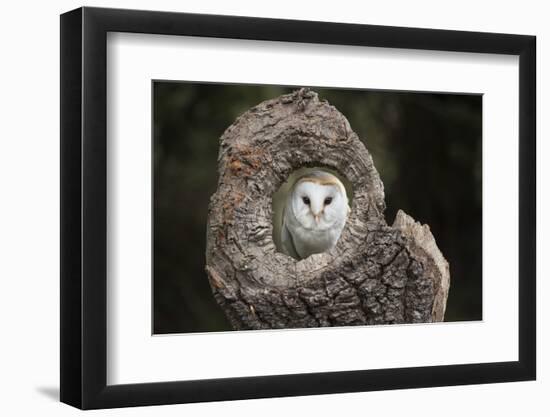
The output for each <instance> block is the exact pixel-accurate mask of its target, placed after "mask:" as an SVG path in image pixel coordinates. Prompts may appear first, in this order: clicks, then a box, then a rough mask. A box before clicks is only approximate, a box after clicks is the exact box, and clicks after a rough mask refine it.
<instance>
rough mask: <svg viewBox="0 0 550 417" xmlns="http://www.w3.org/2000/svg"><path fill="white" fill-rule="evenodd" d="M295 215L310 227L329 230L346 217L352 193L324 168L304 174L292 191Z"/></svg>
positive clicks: (300, 221) (299, 220)
mask: <svg viewBox="0 0 550 417" xmlns="http://www.w3.org/2000/svg"><path fill="white" fill-rule="evenodd" d="M290 199H291V201H290V203H291V207H292V211H293V213H294V217H295V218H296V220H297V221H298V222H299V223H300V224H301V226H302V227H304V228H305V229H308V230H320V231H322V230H328V229H330V228H332V227H334V226H335V225H341V224H343V223H344V222H345V221H346V217H347V215H348V212H349V205H348V197H347V195H346V189H345V187H344V185H343V184H342V182H341V181H340V180H339V179H338V178H337V177H336V176H334V175H332V174H330V173H328V172H324V171H313V172H310V173H308V174H306V175H304V176H302V177H300V178H299V179H298V180H297V181H296V183H295V184H294V187H293V188H292V192H291V197H290Z"/></svg>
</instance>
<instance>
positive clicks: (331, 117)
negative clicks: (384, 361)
mask: <svg viewBox="0 0 550 417" xmlns="http://www.w3.org/2000/svg"><path fill="white" fill-rule="evenodd" d="M304 166H317V167H319V166H324V167H327V168H330V169H333V170H336V171H338V172H339V173H340V174H341V175H343V176H344V177H346V178H347V179H348V180H349V181H350V182H351V184H352V186H353V192H354V198H353V203H352V207H351V209H352V210H351V213H350V216H349V218H348V221H347V223H346V227H345V229H344V231H343V232H342V235H341V237H340V240H339V241H338V244H337V245H336V247H334V248H333V249H331V250H330V251H328V252H326V253H322V254H316V255H312V256H310V257H309V258H306V259H304V260H300V261H297V260H295V259H293V258H291V257H289V256H286V255H284V254H282V253H279V252H278V251H277V249H276V247H275V244H274V242H273V238H272V230H273V227H272V195H273V193H274V192H275V191H276V190H277V189H278V188H279V187H280V185H281V184H282V183H283V182H284V181H285V180H286V179H287V178H288V176H289V174H290V173H291V172H292V171H294V170H296V169H299V168H302V167H304ZM218 170H219V182H218V189H217V191H216V193H215V194H214V195H213V196H212V198H211V201H210V206H209V213H208V226H207V248H206V258H207V261H206V263H207V266H206V271H207V273H208V277H209V280H210V284H211V287H212V290H213V293H214V296H215V298H216V300H217V302H218V304H219V305H220V306H221V307H222V309H223V310H224V312H225V314H226V315H227V317H228V318H229V320H230V322H231V324H232V326H233V327H234V328H235V329H274V328H301V327H321V326H346V325H365V324H392V323H420V322H433V321H442V320H443V317H444V312H445V305H446V301H447V294H448V289H449V269H448V264H447V262H446V261H445V258H444V257H443V255H442V254H441V252H440V251H439V249H438V248H437V246H436V244H435V240H434V238H433V236H432V235H431V233H430V231H429V228H428V227H427V226H421V225H419V224H417V223H415V221H414V220H413V219H412V218H411V217H409V216H407V215H406V214H405V213H403V212H401V211H400V212H399V213H398V215H397V217H396V220H395V222H394V224H393V226H392V227H390V226H388V225H387V224H386V222H385V220H384V215H383V213H384V209H385V203H384V189H383V184H382V182H381V180H380V177H379V175H378V172H377V171H376V169H375V167H374V165H373V162H372V158H371V156H370V154H369V152H368V151H367V149H366V148H365V146H364V145H363V143H362V142H361V141H360V140H359V138H358V137H357V135H356V134H355V133H354V132H353V131H352V130H351V128H350V125H349V123H348V121H347V120H346V118H345V117H344V116H343V115H342V114H341V113H339V112H338V111H337V110H336V109H335V108H334V107H333V106H331V105H330V104H328V103H327V102H326V101H321V100H319V98H318V96H317V94H316V93H314V92H313V91H310V90H307V89H301V90H298V91H295V92H294V93H292V94H287V95H283V96H281V97H278V98H276V99H273V100H269V101H265V102H263V103H261V104H259V105H257V106H256V107H253V108H252V109H250V110H249V111H247V112H246V113H244V114H243V115H242V116H240V117H239V118H238V119H237V120H236V121H235V122H234V123H233V124H232V125H231V126H230V127H229V128H228V129H227V130H226V131H225V133H224V134H223V135H222V137H221V139H220V153H219V159H218Z"/></svg>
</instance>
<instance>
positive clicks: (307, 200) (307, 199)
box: [302, 197, 311, 206]
mask: <svg viewBox="0 0 550 417" xmlns="http://www.w3.org/2000/svg"><path fill="white" fill-rule="evenodd" d="M302 201H303V202H304V204H306V205H308V206H309V203H310V202H311V201H309V198H308V197H302Z"/></svg>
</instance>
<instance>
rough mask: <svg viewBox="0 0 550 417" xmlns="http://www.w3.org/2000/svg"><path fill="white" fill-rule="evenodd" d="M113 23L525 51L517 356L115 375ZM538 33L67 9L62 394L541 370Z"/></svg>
mask: <svg viewBox="0 0 550 417" xmlns="http://www.w3.org/2000/svg"><path fill="white" fill-rule="evenodd" d="M108 32H131V33H147V34H162V35H175V36H177V35H186V36H199V37H214V38H235V39H255V40H268V41H286V42H305V43H318V44H332V45H356V46H371V47H382V48H403V49H421V50H440V51H456V52H477V53H490V54H507V55H517V56H519V155H518V158H519V271H518V273H519V293H518V297H519V329H518V330H519V347H518V349H519V350H518V352H519V360H518V361H514V362H497V363H477V364H467V365H445V366H427V367H412V368H397V369H376V370H357V371H344V372H327V373H310V374H292V375H273V376H256V377H239V378H224V379H209V380H198V381H174V382H161V383H140V384H127V385H107V383H106V381H107V380H106V375H107V343H106V340H107V338H106V330H107V312H106V307H107V304H106V299H107V285H106V279H107V272H106V271H107V259H106V257H107V254H106V244H107V216H106V214H107V180H108V178H107V172H106V168H107V162H106V161H107V143H106V126H107V120H106V119H107V112H106V93H107V91H106V89H107V87H106V76H107V73H106V59H107V58H106V39H107V33H108ZM535 51H536V38H535V37H534V36H524V35H510V34H495V33H479V32H461V31H450V30H432V29H416V28H403V27H387V26H371V25H357V24H341V23H322V22H312V21H293V20H279V19H265V18H251V17H234V16H217V15H200V14H185V13H171V12H153V11H136V10H120V9H103V8H88V7H84V8H79V9H77V10H73V11H70V12H68V13H65V14H63V15H61V53H60V57H61V309H60V315H61V358H60V359H61V382H60V383H61V401H62V402H64V403H67V404H70V405H73V406H75V407H79V408H82V409H94V408H111V407H123V406H142V405H156V404H174V403H189V402H201V401H220V400H237V399H248V398H264V397H282V396H298V395H312V394H328V393H344V392H357V391H375V390H387V389H402V388H420V387H434V386H450V385H463V384H481V383H496V382H507V381H524V380H533V379H535V377H536V314H535V311H536V304H535V298H536V297H535V288H536V285H535V278H536V272H535V265H536V262H535V260H536V259H535V257H536V255H535V249H536V239H535V235H536V234H535V231H536V218H535V215H536V206H535V202H536V177H535V172H536V145H535V134H536V132H535V122H536V119H535V117H536V116H535V109H536V91H535V87H536V81H535V80H536V52H535Z"/></svg>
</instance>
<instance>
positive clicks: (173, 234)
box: [153, 81, 482, 334]
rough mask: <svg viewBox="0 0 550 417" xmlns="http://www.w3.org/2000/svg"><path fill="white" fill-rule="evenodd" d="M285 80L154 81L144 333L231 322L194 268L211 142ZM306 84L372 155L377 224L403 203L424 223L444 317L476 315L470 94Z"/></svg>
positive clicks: (477, 114)
mask: <svg viewBox="0 0 550 417" xmlns="http://www.w3.org/2000/svg"><path fill="white" fill-rule="evenodd" d="M296 88H298V87H291V88H286V87H278V86H255V85H225V84H197V83H182V82H166V81H155V82H154V83H153V106H154V115H153V121H154V135H153V136H154V139H153V140H154V216H153V217H154V218H153V222H154V249H153V250H154V276H153V286H154V297H153V298H154V300H153V301H154V312H153V314H154V317H153V318H154V320H153V322H154V329H153V331H154V333H155V334H159V333H185V332H206V331H219V330H230V329H231V328H230V326H229V324H228V322H227V321H226V319H225V317H224V315H223V313H222V311H221V309H220V308H219V307H218V306H217V304H216V302H215V301H214V298H213V297H212V293H211V291H210V286H209V284H208V280H207V277H206V274H205V271H204V265H205V245H206V216H207V207H208V202H209V198H210V196H211V195H212V194H213V193H214V192H215V190H216V183H217V170H216V168H217V166H216V164H217V162H216V161H217V155H218V141H219V138H220V136H221V135H222V133H223V132H224V130H225V129H226V128H227V127H228V126H229V125H230V124H231V123H233V121H234V120H235V119H236V118H237V117H238V116H239V115H240V114H242V113H244V112H245V111H246V110H248V109H249V108H250V107H253V106H254V105H256V104H258V103H260V102H261V101H263V100H267V99H271V98H275V97H277V96H279V95H281V94H285V93H288V92H291V91H293V90H294V89H296ZM313 90H315V91H316V92H317V93H319V96H320V97H321V98H324V99H327V100H328V101H329V102H330V103H331V104H332V105H334V106H335V107H336V108H337V109H338V110H339V111H340V112H341V113H343V114H344V115H345V116H346V117H347V119H348V120H349V122H350V124H351V127H352V129H353V130H354V131H355V132H356V133H357V134H358V135H359V137H360V138H361V140H362V141H363V142H364V143H365V145H366V146H367V149H368V150H369V151H370V153H371V154H372V157H373V159H374V163H375V165H376V168H377V169H378V172H379V173H380V176H381V178H382V181H383V182H384V187H385V192H386V204H387V209H386V220H387V222H388V223H389V224H391V223H393V220H394V217H395V214H396V212H397V210H398V209H403V210H404V211H405V212H406V213H408V214H410V215H411V216H412V217H414V218H415V219H416V220H417V221H420V222H422V223H427V224H428V225H429V226H430V228H431V230H432V233H433V235H434V236H435V238H436V241H437V244H438V246H439V248H440V249H441V251H442V252H443V254H444V256H445V257H446V258H447V260H448V261H449V264H450V269H451V288H450V291H449V300H448V303H447V312H446V316H445V320H446V321H463V320H481V313H482V305H481V298H482V297H481V280H482V277H481V262H482V261H481V260H482V247H481V220H482V211H481V208H482V201H481V173H482V171H481V150H482V137H481V135H482V117H481V115H482V99H481V96H479V95H463V94H460V95H458V94H431V93H401V92H388V91H367V90H343V89H328V88H316V87H315V88H313Z"/></svg>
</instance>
